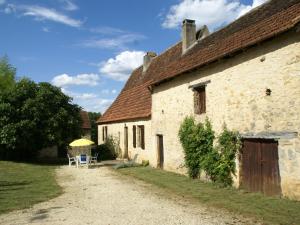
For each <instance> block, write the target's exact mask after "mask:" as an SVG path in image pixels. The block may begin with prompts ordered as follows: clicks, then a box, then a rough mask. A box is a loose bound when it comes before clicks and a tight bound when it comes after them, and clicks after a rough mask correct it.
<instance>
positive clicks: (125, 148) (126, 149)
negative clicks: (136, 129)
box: [123, 127, 128, 158]
mask: <svg viewBox="0 0 300 225" xmlns="http://www.w3.org/2000/svg"><path fill="white" fill-rule="evenodd" d="M123 158H128V127H124V156H123Z"/></svg>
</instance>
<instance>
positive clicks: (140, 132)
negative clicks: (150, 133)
mask: <svg viewBox="0 0 300 225" xmlns="http://www.w3.org/2000/svg"><path fill="white" fill-rule="evenodd" d="M138 147H141V148H142V149H145V127H144V125H140V126H138Z"/></svg>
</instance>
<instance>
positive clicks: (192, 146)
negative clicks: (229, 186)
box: [179, 117, 215, 178]
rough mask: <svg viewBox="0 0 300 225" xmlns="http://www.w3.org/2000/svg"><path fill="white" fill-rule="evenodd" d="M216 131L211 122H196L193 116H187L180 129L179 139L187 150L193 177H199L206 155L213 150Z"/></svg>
mask: <svg viewBox="0 0 300 225" xmlns="http://www.w3.org/2000/svg"><path fill="white" fill-rule="evenodd" d="M214 137H215V136H214V132H213V130H212V127H211V124H210V122H209V121H208V120H206V122H205V124H201V123H199V124H195V119H194V118H193V117H186V118H185V119H184V121H183V123H182V124H181V126H180V129H179V139H180V141H181V143H182V146H183V149H184V152H185V164H186V166H187V168H188V174H189V176H190V177H192V178H197V177H199V174H200V170H201V169H204V168H202V167H203V165H204V162H203V160H205V158H204V156H205V155H207V154H208V153H209V152H211V151H212V150H213V140H214Z"/></svg>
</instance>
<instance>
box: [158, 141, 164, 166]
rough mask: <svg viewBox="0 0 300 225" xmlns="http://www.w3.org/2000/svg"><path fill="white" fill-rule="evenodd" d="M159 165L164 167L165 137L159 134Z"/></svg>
mask: <svg viewBox="0 0 300 225" xmlns="http://www.w3.org/2000/svg"><path fill="white" fill-rule="evenodd" d="M157 156H158V157H157V167H158V168H161V169H163V168H164V139H163V136H162V135H157Z"/></svg>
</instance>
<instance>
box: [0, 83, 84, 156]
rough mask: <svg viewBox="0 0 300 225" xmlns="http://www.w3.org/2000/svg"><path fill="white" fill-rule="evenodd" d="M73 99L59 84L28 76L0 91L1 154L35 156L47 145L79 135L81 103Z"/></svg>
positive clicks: (60, 142) (58, 143)
mask: <svg viewBox="0 0 300 225" xmlns="http://www.w3.org/2000/svg"><path fill="white" fill-rule="evenodd" d="M71 101H72V99H71V98H70V97H68V96H66V95H65V94H63V93H62V92H61V90H60V89H59V88H57V87H54V86H52V85H51V84H49V83H39V84H36V83H34V82H33V81H31V80H29V79H22V80H20V81H19V82H17V83H16V84H15V85H14V86H13V87H12V88H11V89H10V90H9V91H7V92H4V93H0V150H1V153H2V154H0V157H1V158H6V159H22V160H23V159H32V158H33V157H34V156H36V154H37V153H38V151H39V150H40V149H42V148H44V147H49V146H53V145H57V146H59V147H61V146H66V145H67V144H68V143H69V142H71V141H72V140H73V139H75V138H78V137H79V136H80V134H81V123H82V121H81V118H80V115H79V111H80V107H79V106H77V105H74V104H72V103H71Z"/></svg>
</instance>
